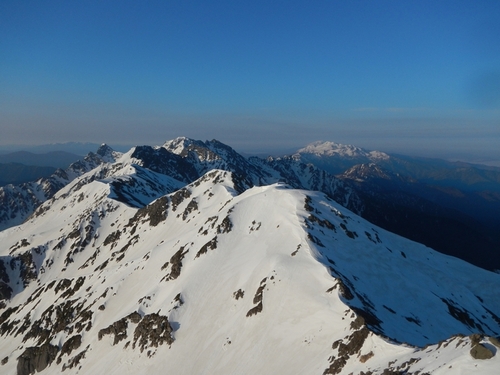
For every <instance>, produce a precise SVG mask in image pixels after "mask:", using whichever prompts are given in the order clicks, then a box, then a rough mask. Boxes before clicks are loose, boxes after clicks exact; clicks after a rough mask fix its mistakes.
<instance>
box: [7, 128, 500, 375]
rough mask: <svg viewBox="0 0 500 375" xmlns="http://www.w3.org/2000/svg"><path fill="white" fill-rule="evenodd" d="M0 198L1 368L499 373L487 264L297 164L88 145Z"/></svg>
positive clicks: (174, 149)
mask: <svg viewBox="0 0 500 375" xmlns="http://www.w3.org/2000/svg"><path fill="white" fill-rule="evenodd" d="M1 193H2V194H4V195H3V197H6V196H10V197H13V198H11V200H9V201H8V202H10V203H9V204H8V206H6V204H5V203H3V202H6V201H5V200H4V201H2V210H4V211H3V212H4V216H3V217H5V219H3V221H2V222H3V223H5V224H4V228H5V229H3V230H2V231H1V232H0V338H1V339H0V373H2V374H6V375H9V374H12V375H15V374H17V375H28V374H34V373H42V374H60V373H62V372H64V373H66V374H92V375H94V374H134V375H135V374H164V373H174V374H318V375H321V374H346V375H347V374H363V375H368V374H370V375H374V374H385V375H391V374H415V375H416V374H419V375H423V374H460V373H464V374H465V373H477V374H498V369H499V368H500V355H499V354H497V351H498V350H499V349H500V342H499V340H498V336H499V335H500V298H498V297H499V294H498V286H499V285H500V274H497V273H494V272H490V271H487V270H484V269H481V268H478V267H476V266H474V265H471V264H469V263H466V262H465V261H463V260H460V259H458V258H454V257H451V256H447V255H444V254H442V253H439V252H436V251H434V250H432V249H431V248H429V247H426V246H424V245H422V244H419V243H417V242H413V241H411V240H408V239H406V238H403V237H401V236H399V235H396V234H393V233H391V232H389V231H386V230H384V229H382V228H380V227H377V226H376V225H374V224H372V223H370V222H369V221H367V220H365V219H363V218H361V217H360V216H358V215H357V213H361V212H363V210H364V209H365V203H364V202H363V198H362V196H361V195H359V194H358V193H357V192H356V190H355V189H354V188H353V187H351V186H350V185H349V184H347V183H345V182H343V181H342V180H340V179H338V178H336V177H334V176H333V174H330V173H328V172H325V171H323V170H321V169H319V168H318V167H315V166H313V165H311V164H306V163H304V162H303V161H301V160H299V159H298V158H274V159H273V158H269V159H258V158H249V159H245V158H243V157H242V156H241V155H239V154H238V153H236V152H235V151H234V150H233V149H231V148H230V147H229V146H227V145H224V144H222V143H220V142H218V141H215V140H213V141H206V142H202V141H196V140H191V139H188V138H177V139H174V140H171V141H168V142H166V143H165V144H164V145H162V146H158V147H149V146H138V147H134V148H132V149H131V150H130V151H129V152H127V153H123V154H122V153H118V152H115V151H113V150H111V149H110V148H109V147H108V146H105V145H103V146H101V148H100V149H99V151H98V152H97V153H96V154H89V155H88V156H87V157H86V158H85V159H84V160H83V161H82V162H79V164H73V165H72V166H70V167H69V168H68V170H66V171H62V170H59V171H58V172H56V175H54V176H53V177H51V178H49V179H42V180H39V181H38V182H36V183H31V184H27V185H22V186H18V187H15V186H12V185H9V186H8V189H4V190H3V191H2V192H1ZM7 194H9V195H7ZM16 197H17V198H16ZM32 197H34V198H32ZM2 199H6V198H2ZM16 199H17V200H16ZM23 202H26V204H24V205H23ZM25 218H26V219H25ZM15 224H20V225H17V226H15Z"/></svg>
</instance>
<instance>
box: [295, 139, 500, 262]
mask: <svg viewBox="0 0 500 375" xmlns="http://www.w3.org/2000/svg"><path fill="white" fill-rule="evenodd" d="M288 158H293V159H294V160H296V161H301V162H304V163H311V164H313V165H314V166H315V167H317V168H318V169H323V170H325V171H327V172H329V173H332V174H334V175H335V176H336V177H338V178H339V179H341V180H342V181H343V182H344V183H345V184H346V185H347V186H350V187H351V188H352V189H353V190H354V191H356V193H357V194H358V196H359V197H360V198H361V201H362V202H363V209H362V210H359V211H357V213H358V214H361V215H362V216H363V217H364V218H366V219H368V220H369V221H371V222H373V223H374V224H377V225H378V226H380V227H382V228H385V229H387V230H390V231H392V232H395V233H398V234H400V235H402V236H404V237H407V238H410V239H413V240H415V241H418V242H422V243H424V244H426V245H427V246H430V247H432V248H434V249H436V250H438V251H440V252H443V253H445V254H449V255H454V256H458V257H460V258H461V259H464V260H466V261H468V262H471V263H473V264H475V265H478V266H480V267H483V268H486V269H490V270H495V269H500V253H499V252H498V248H499V246H500V235H499V233H500V219H499V218H500V193H499V192H500V172H499V171H498V170H494V169H493V168H488V167H480V166H474V165H471V164H466V163H452V162H447V161H445V160H438V159H424V158H414V157H413V158H412V157H408V156H402V155H387V154H385V153H382V152H379V151H367V150H363V149H361V148H359V147H355V146H351V145H341V144H337V143H334V142H315V143H312V144H310V145H308V146H306V147H304V148H302V149H300V150H298V151H297V152H296V153H295V154H293V155H292V156H290V157H288ZM472 249H474V250H472Z"/></svg>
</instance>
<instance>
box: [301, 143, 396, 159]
mask: <svg viewBox="0 0 500 375" xmlns="http://www.w3.org/2000/svg"><path fill="white" fill-rule="evenodd" d="M297 154H314V155H316V156H341V157H348V158H359V157H366V158H369V159H370V160H373V159H389V155H387V154H386V153H384V152H381V151H367V150H365V149H362V148H360V147H356V146H353V145H344V144H341V143H335V142H330V141H326V142H324V141H317V142H313V143H310V144H308V145H307V146H306V147H303V148H301V149H299V150H298V151H297V152H296V155H297Z"/></svg>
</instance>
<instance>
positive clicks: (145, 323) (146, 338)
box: [133, 313, 174, 353]
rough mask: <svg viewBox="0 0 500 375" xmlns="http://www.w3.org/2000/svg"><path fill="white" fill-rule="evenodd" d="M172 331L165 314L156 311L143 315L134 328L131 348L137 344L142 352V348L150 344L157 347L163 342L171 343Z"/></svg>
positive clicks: (172, 339)
mask: <svg viewBox="0 0 500 375" xmlns="http://www.w3.org/2000/svg"><path fill="white" fill-rule="evenodd" d="M172 331H173V329H172V327H171V326H170V323H169V321H168V318H167V317H166V316H162V315H159V314H156V313H153V314H149V315H145V316H144V317H143V318H142V320H141V321H140V323H139V324H138V325H137V327H136V328H135V331H134V344H133V348H135V347H136V345H138V346H139V348H140V349H141V353H142V352H143V351H144V349H147V348H149V347H152V346H153V347H155V348H157V347H158V346H160V345H163V344H165V343H166V344H168V345H172V343H173V342H174V338H173V337H172Z"/></svg>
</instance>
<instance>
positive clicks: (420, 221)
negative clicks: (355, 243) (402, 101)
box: [0, 138, 500, 270]
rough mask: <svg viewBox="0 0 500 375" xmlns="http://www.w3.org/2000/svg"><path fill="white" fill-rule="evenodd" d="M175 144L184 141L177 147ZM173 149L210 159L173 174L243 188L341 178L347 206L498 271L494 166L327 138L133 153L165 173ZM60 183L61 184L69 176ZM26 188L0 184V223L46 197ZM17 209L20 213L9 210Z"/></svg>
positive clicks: (320, 185)
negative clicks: (266, 148)
mask: <svg viewBox="0 0 500 375" xmlns="http://www.w3.org/2000/svg"><path fill="white" fill-rule="evenodd" d="M183 142H187V143H188V144H189V145H188V146H186V147H184V143H183ZM179 147H181V148H183V150H184V151H183V152H185V153H188V154H189V152H190V153H191V154H193V155H195V154H196V155H198V154H200V155H203V153H205V154H207V155H208V156H207V158H209V160H211V159H210V158H212V159H213V160H211V161H210V162H206V163H204V164H203V166H200V164H199V162H197V163H194V162H193V161H192V160H191V159H192V158H195V157H194V156H190V157H189V158H188V159H187V160H188V161H190V162H191V164H192V165H188V164H186V162H185V161H182V162H181V161H178V160H177V161H172V162H174V163H176V164H175V165H176V167H175V169H176V172H175V173H178V171H179V170H182V171H183V174H184V176H182V177H179V176H178V178H179V179H180V180H181V181H192V180H193V179H194V178H196V177H199V176H201V175H202V174H203V173H206V172H207V171H209V170H211V169H214V168H221V169H226V170H231V171H236V172H237V173H238V175H239V176H245V177H244V179H245V182H244V183H245V186H255V185H263V184H267V183H270V182H272V181H278V180H283V181H288V182H289V183H292V184H293V186H294V187H297V188H306V189H315V190H320V191H323V192H325V193H327V194H331V195H335V194H333V193H332V191H333V190H335V189H337V188H338V186H337V185H338V184H339V183H340V181H342V182H343V185H342V186H343V187H342V189H346V188H348V189H350V191H352V197H355V198H353V199H352V200H351V202H350V203H349V204H350V205H348V207H349V208H350V209H353V210H354V211H355V212H356V213H358V214H360V215H361V216H363V217H364V218H366V219H368V220H370V221H372V222H373V223H375V224H377V225H379V226H381V227H382V228H385V229H387V230H390V231H393V232H395V233H398V234H400V235H403V236H405V237H407V238H410V239H413V240H415V241H417V242H421V243H424V244H426V245H428V246H430V247H432V248H434V249H437V250H439V251H441V252H443V253H445V254H449V255H454V256H458V257H460V258H462V259H464V260H467V261H468V262H470V263H473V264H476V265H478V266H480V267H483V268H486V269H492V270H493V269H500V251H499V248H500V245H499V244H500V182H499V181H500V169H499V168H494V167H487V166H476V165H471V164H465V163H452V162H446V161H443V160H436V159H423V158H413V157H407V156H401V155H389V154H386V153H383V152H379V151H367V150H364V149H361V148H359V147H355V146H352V145H342V144H338V143H334V142H315V143H312V144H310V145H307V146H306V147H304V148H302V149H300V150H298V151H297V152H296V153H293V154H291V155H290V156H283V157H277V158H271V157H270V158H267V159H263V158H257V157H250V158H244V157H242V156H241V155H239V154H238V153H236V152H235V151H234V150H232V149H231V148H229V147H227V146H226V145H223V144H222V143H220V142H217V141H210V142H201V141H193V140H189V139H186V138H178V139H176V140H172V141H169V142H167V143H166V144H165V145H164V147H162V148H153V147H150V146H141V147H138V148H135V150H136V151H135V152H136V154H137V155H136V156H138V157H139V158H141V159H142V160H143V161H142V163H143V164H144V165H146V167H147V168H149V166H150V163H153V164H158V163H160V164H162V165H163V167H153V168H152V169H153V170H154V171H157V172H159V173H162V174H167V175H170V174H171V173H172V169H171V168H170V167H167V166H166V162H165V160H168V159H171V156H170V153H172V152H173V153H174V154H175V150H176V149H177V148H179ZM163 149H164V150H167V151H169V153H165V152H163V151H162V150H163ZM186 150H189V151H186ZM103 152H104V151H102V149H100V151H99V152H98V153H97V154H93V153H91V154H89V156H87V158H89V157H90V160H92V161H93V162H92V164H91V166H95V165H96V164H95V163H99V161H98V159H99V153H103ZM191 154H189V155H191ZM215 155H219V156H217V157H215ZM221 155H222V156H221ZM165 158H166V159H165ZM163 159H165V160H163ZM195 159H196V158H195ZM195 159H193V160H195ZM158 160H163V161H158ZM196 160H197V159H196ZM178 163H181V164H179V165H177V164H178ZM76 165H77V170H78V173H75V171H74V170H73V168H72V167H70V168H69V169H68V170H67V171H66V173H65V172H63V174H64V173H65V174H66V175H68V176H73V177H71V178H75V177H76V176H78V174H79V173H84V172H86V171H87V169H86V168H82V166H81V163H76ZM193 165H194V166H193ZM89 168H90V167H89ZM165 168H166V169H165ZM169 168H170V169H169ZM169 170H170V172H169ZM61 172H62V171H61ZM61 172H59V173H56V175H58V174H59V175H60V174H61ZM334 175H336V177H337V178H334V177H333V176H334ZM249 176H251V177H249ZM271 176H272V177H271ZM306 176H307V177H306ZM51 180H52V181H57V183H55V184H54V183H49V185H50V186H51V187H50V188H47V187H46V188H45V190H47V191H50V192H51V194H53V193H54V192H55V191H57V189H58V188H60V187H61V186H62V185H61V179H60V178H59V177H56V178H52V179H50V178H49V179H45V180H43V181H42V182H41V183H42V184H45V185H47V183H48V182H47V181H51ZM64 181H65V182H64V184H66V183H68V182H70V179H66V180H64ZM326 181H330V182H326ZM36 184H37V186H39V185H40V183H38V182H37V183H36ZM329 184H330V185H331V186H329ZM54 186H55V187H54ZM35 190H36V189H35ZM160 190H161V189H160ZM21 191H23V192H21ZM26 191H33V187H32V185H30V184H27V185H25V186H23V187H16V186H12V187H9V188H4V189H3V190H0V199H2V202H3V205H2V207H1V210H0V228H6V227H9V226H11V225H14V224H18V223H20V222H22V221H23V220H24V219H25V218H26V217H27V216H29V214H30V213H31V212H32V211H33V210H34V209H35V208H36V207H37V206H38V205H39V204H40V203H41V202H43V201H44V200H45V199H49V198H50V197H51V195H50V194H48V195H44V196H43V197H40V194H34V195H33V194H32V193H26ZM28 195H29V196H31V197H32V198H31V199H30V203H27V201H26V199H27V198H26V196H28ZM21 202H22V203H21ZM354 202H357V203H356V204H354ZM129 203H130V202H129ZM15 207H18V208H15ZM19 207H24V208H23V209H20V208H19ZM29 207H31V208H29ZM18 211H19V213H20V212H24V213H23V214H20V215H18V214H15V213H14V212H18Z"/></svg>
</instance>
